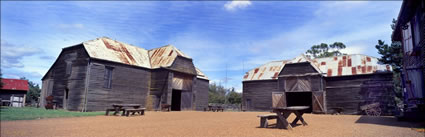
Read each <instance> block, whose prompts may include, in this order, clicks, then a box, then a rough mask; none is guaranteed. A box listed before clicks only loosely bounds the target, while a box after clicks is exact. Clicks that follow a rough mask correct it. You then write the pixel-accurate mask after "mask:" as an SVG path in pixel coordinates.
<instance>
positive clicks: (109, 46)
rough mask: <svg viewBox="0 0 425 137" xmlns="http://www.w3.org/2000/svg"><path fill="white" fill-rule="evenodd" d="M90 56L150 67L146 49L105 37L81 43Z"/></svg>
mask: <svg viewBox="0 0 425 137" xmlns="http://www.w3.org/2000/svg"><path fill="white" fill-rule="evenodd" d="M83 45H84V48H85V49H86V50H87V52H88V54H89V56H90V57H92V58H98V59H103V60H109V61H114V62H119V63H124V64H128V65H135V66H139V67H145V68H151V65H150V62H149V56H148V51H147V50H146V49H143V48H139V47H136V46H132V45H129V44H126V43H123V42H119V41H115V40H112V39H109V38H106V37H102V38H98V39H95V40H91V41H87V42H84V43H83Z"/></svg>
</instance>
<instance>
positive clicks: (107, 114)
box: [105, 108, 125, 116]
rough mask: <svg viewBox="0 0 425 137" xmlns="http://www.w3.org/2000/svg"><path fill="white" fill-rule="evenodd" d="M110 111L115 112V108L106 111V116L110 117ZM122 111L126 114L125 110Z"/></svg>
mask: <svg viewBox="0 0 425 137" xmlns="http://www.w3.org/2000/svg"><path fill="white" fill-rule="evenodd" d="M109 111H113V112H115V108H108V109H106V113H105V116H109ZM120 111H122V113H123V114H125V109H123V108H122V109H120Z"/></svg>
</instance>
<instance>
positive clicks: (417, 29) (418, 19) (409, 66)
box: [392, 0, 425, 120]
mask: <svg viewBox="0 0 425 137" xmlns="http://www.w3.org/2000/svg"><path fill="white" fill-rule="evenodd" d="M394 27H395V29H394V31H393V34H392V40H393V41H400V42H401V46H402V53H403V61H402V62H403V64H402V67H403V68H402V72H401V77H402V86H403V91H404V93H403V95H404V103H405V104H407V105H406V107H405V108H404V109H405V111H404V114H403V115H404V116H406V117H413V118H414V119H416V120H417V119H425V118H424V115H425V83H424V79H425V1H423V0H404V1H403V4H402V6H401V9H400V13H399V15H398V18H397V23H396V25H395V26H394ZM415 117H416V118H415Z"/></svg>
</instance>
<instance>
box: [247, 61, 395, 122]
mask: <svg viewBox="0 0 425 137" xmlns="http://www.w3.org/2000/svg"><path fill="white" fill-rule="evenodd" d="M242 83H243V94H242V96H243V97H242V99H243V102H242V105H243V107H244V108H246V109H247V110H256V111H258V110H260V111H269V110H270V109H271V107H277V106H280V107H286V106H310V109H309V110H308V112H313V113H329V112H331V111H332V110H334V109H343V110H344V113H346V114H361V113H362V110H361V109H360V108H361V106H364V105H368V104H372V103H377V102H379V103H380V104H381V105H380V108H381V109H382V110H383V111H384V114H391V113H392V110H393V107H394V102H392V97H393V91H392V88H391V87H392V72H391V67H390V66H389V65H381V64H378V61H377V59H376V58H373V57H369V56H366V55H360V54H355V55H344V56H337V57H328V58H316V59H309V58H307V57H305V56H304V55H300V56H298V57H296V58H294V59H292V60H282V61H272V62H269V63H267V64H264V65H262V66H260V67H258V68H255V69H252V70H250V71H249V72H247V73H246V75H245V76H244V80H243V82H242Z"/></svg>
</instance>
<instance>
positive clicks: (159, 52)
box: [149, 45, 190, 68]
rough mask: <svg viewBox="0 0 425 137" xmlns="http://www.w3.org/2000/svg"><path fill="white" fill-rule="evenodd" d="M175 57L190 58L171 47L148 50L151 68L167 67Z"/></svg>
mask: <svg viewBox="0 0 425 137" xmlns="http://www.w3.org/2000/svg"><path fill="white" fill-rule="evenodd" d="M177 56H182V57H185V58H190V57H189V56H187V55H185V54H184V53H183V52H181V51H180V50H179V49H177V48H176V47H174V46H172V45H167V46H164V47H160V48H156V49H151V50H149V57H150V59H151V68H159V67H169V66H171V65H172V63H173V62H174V60H175V59H176V57H177Z"/></svg>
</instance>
